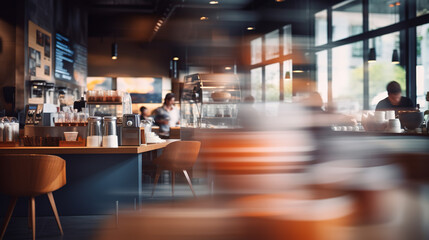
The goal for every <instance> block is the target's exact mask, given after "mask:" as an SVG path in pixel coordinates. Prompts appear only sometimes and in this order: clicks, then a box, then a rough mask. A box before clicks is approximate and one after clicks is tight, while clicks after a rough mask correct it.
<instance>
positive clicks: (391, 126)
mask: <svg viewBox="0 0 429 240" xmlns="http://www.w3.org/2000/svg"><path fill="white" fill-rule="evenodd" d="M386 119H387V121H388V124H387V131H388V132H391V133H400V132H401V122H400V121H399V119H397V118H396V116H395V111H394V110H390V111H386Z"/></svg>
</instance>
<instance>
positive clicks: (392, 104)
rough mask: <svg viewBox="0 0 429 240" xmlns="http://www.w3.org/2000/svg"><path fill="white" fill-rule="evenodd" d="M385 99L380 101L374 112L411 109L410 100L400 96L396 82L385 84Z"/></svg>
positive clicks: (399, 88)
mask: <svg viewBox="0 0 429 240" xmlns="http://www.w3.org/2000/svg"><path fill="white" fill-rule="evenodd" d="M386 89H387V98H385V99H383V100H381V101H380V102H379V103H378V104H377V106H376V107H375V110H380V111H382V110H401V109H412V108H414V103H413V102H412V101H411V99H409V98H407V97H403V96H402V95H401V85H399V83H398V82H395V81H392V82H390V83H389V84H387V87H386Z"/></svg>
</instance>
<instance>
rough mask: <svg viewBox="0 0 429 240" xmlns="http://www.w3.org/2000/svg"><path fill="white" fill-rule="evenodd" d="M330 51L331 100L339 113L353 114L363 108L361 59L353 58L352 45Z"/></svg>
mask: <svg viewBox="0 0 429 240" xmlns="http://www.w3.org/2000/svg"><path fill="white" fill-rule="evenodd" d="M362 44H363V43H362V42H356V43H352V44H347V45H343V46H340V47H336V48H333V49H332V98H333V100H334V101H335V102H336V104H337V108H338V111H340V112H354V111H358V110H362V108H363V59H362V58H357V57H353V54H352V51H353V48H354V47H356V46H354V45H362Z"/></svg>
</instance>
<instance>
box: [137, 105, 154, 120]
mask: <svg viewBox="0 0 429 240" xmlns="http://www.w3.org/2000/svg"><path fill="white" fill-rule="evenodd" d="M151 119H152V118H151V117H150V112H149V109H147V107H145V106H142V107H141V108H140V120H151Z"/></svg>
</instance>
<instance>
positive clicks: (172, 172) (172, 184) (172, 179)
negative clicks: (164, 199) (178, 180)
mask: <svg viewBox="0 0 429 240" xmlns="http://www.w3.org/2000/svg"><path fill="white" fill-rule="evenodd" d="M175 175H176V173H175V172H174V171H171V196H173V197H174V178H175Z"/></svg>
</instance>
